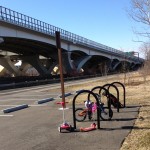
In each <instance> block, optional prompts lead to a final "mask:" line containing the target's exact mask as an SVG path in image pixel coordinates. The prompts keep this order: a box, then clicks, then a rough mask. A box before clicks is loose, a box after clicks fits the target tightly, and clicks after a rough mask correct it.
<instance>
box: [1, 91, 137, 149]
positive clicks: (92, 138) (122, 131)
mask: <svg viewBox="0 0 150 150" xmlns="http://www.w3.org/2000/svg"><path fill="white" fill-rule="evenodd" d="M42 92H43V93H44V94H43V93H42ZM48 92H49V91H48ZM49 94H50V95H48V93H47V94H46V91H44V90H43V91H40V92H38V90H29V91H25V92H23V91H22V92H20V93H18V94H16V93H14V94H13V93H11V94H10V95H9V94H6V95H5V94H3V95H1V97H0V110H2V109H4V108H6V107H7V106H8V105H17V104H20V103H28V104H29V105H30V107H29V108H26V109H23V110H19V111H15V112H12V113H9V114H3V113H2V112H1V113H0V150H10V149H11V150H77V149H78V150H85V149H86V150H92V149H93V150H119V148H120V146H121V144H122V142H123V140H124V138H125V137H126V136H127V135H128V134H129V132H130V131H131V129H132V127H133V124H134V122H135V120H136V117H137V114H138V109H139V107H138V106H133V107H132V106H131V107H127V108H124V109H120V112H119V113H117V112H116V110H114V117H113V119H112V121H101V122H100V124H101V129H100V130H98V129H97V130H94V131H90V132H71V133H68V132H67V133H59V132H58V129H57V128H58V126H59V124H60V123H62V111H59V110H58V107H60V106H59V105H56V101H59V100H54V101H51V102H48V103H45V104H43V105H42V104H40V105H37V103H36V100H38V99H39V98H41V99H43V98H47V97H51V96H56V95H55V93H49ZM29 95H30V96H29ZM42 95H43V96H42ZM69 107H70V109H69V110H66V118H67V121H69V122H70V124H72V125H73V123H72V122H73V121H72V108H71V107H72V106H71V105H69ZM91 123H92V122H89V121H85V122H81V123H79V122H77V128H80V127H87V126H90V124H91Z"/></svg>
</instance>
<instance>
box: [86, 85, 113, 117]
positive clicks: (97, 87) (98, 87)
mask: <svg viewBox="0 0 150 150" xmlns="http://www.w3.org/2000/svg"><path fill="white" fill-rule="evenodd" d="M96 89H100V90H99V94H101V90H102V89H103V90H104V91H106V93H107V94H108V99H110V94H109V91H108V90H107V89H106V88H104V87H103V86H96V87H94V88H92V89H91V91H92V92H93V91H94V90H96ZM89 98H90V93H89V94H88V99H89ZM108 102H109V103H107V105H108V108H109V116H110V110H111V101H108Z"/></svg>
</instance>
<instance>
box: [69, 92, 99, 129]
mask: <svg viewBox="0 0 150 150" xmlns="http://www.w3.org/2000/svg"><path fill="white" fill-rule="evenodd" d="M83 93H87V94H91V95H93V97H94V98H95V100H96V102H97V104H98V105H99V100H98V98H97V96H96V95H95V94H94V93H93V92H92V91H90V90H81V91H79V92H78V93H77V94H76V95H75V97H74V98H73V102H72V108H73V123H74V129H76V118H75V110H76V108H75V101H76V98H77V97H78V96H79V95H80V94H83ZM97 128H98V129H100V110H99V109H97Z"/></svg>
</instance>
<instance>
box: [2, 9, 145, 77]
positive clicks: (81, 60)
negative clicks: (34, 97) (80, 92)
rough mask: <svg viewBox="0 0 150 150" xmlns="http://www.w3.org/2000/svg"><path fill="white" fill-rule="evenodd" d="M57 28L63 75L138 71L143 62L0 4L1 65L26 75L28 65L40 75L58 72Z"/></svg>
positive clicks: (12, 71) (16, 73) (18, 73)
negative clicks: (59, 38)
mask: <svg viewBox="0 0 150 150" xmlns="http://www.w3.org/2000/svg"><path fill="white" fill-rule="evenodd" d="M56 31H59V32H60V35H61V47H62V55H63V71H64V74H68V75H70V76H75V75H78V74H80V73H83V74H103V73H104V72H105V73H107V72H114V71H121V70H122V68H124V69H125V70H126V69H128V70H135V69H138V68H139V67H140V66H141V65H142V64H143V59H141V58H139V57H136V56H134V54H133V53H125V52H122V51H120V50H117V49H114V48H111V47H108V46H106V45H103V44H100V43H97V42H95V41H92V40H89V39H87V38H84V37H82V36H79V35H76V34H74V33H71V32H68V31H66V30H63V29H61V28H58V27H55V26H53V25H50V24H48V23H45V22H42V21H40V20H37V19H34V18H32V17H29V16H26V15H24V14H21V13H19V12H16V11H13V10H11V9H8V8H5V7H2V6H0V65H2V66H4V68H6V69H7V70H9V71H10V72H11V73H13V74H14V76H22V75H26V70H27V68H29V66H32V67H34V68H35V69H36V70H37V71H38V73H39V74H40V75H41V76H44V75H51V74H57V73H59V68H58V52H57V48H56V39H55V32H56ZM18 60H21V61H22V65H21V66H20V67H19V68H17V67H16V66H14V64H15V63H16V62H17V61H18ZM54 68H57V69H56V70H54Z"/></svg>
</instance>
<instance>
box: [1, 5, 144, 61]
mask: <svg viewBox="0 0 150 150" xmlns="http://www.w3.org/2000/svg"><path fill="white" fill-rule="evenodd" d="M0 21H5V22H8V23H11V24H15V25H18V26H21V27H24V28H28V29H31V30H34V31H37V32H41V33H44V34H48V35H50V36H53V37H55V32H56V31H59V32H60V36H61V39H64V40H66V41H69V42H73V43H76V44H79V45H83V46H87V47H90V48H94V49H98V50H100V51H103V52H105V53H110V52H111V53H113V54H114V55H117V56H120V57H122V58H126V59H129V60H133V61H138V62H140V61H143V59H140V58H138V57H136V56H128V55H127V54H126V53H125V52H122V51H120V50H117V49H114V48H111V47H108V46H105V45H103V44H100V43H97V42H94V41H92V40H89V39H87V38H84V37H82V36H79V35H76V34H74V33H71V32H68V31H66V30H63V29H61V28H58V27H55V26H53V25H50V24H48V23H45V22H42V21H40V20H37V19H34V18H32V17H29V16H26V15H23V14H21V13H18V12H16V11H13V10H11V9H8V8H5V7H2V6H0Z"/></svg>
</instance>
